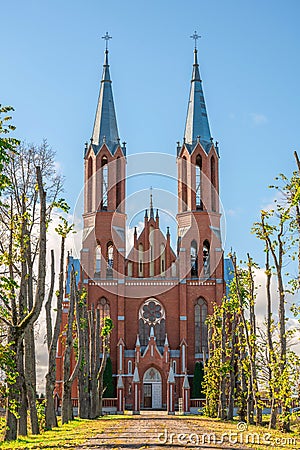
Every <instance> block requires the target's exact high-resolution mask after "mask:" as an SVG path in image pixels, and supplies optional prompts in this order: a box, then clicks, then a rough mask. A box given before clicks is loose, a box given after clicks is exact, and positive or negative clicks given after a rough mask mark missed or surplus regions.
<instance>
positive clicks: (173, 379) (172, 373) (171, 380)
mask: <svg viewBox="0 0 300 450" xmlns="http://www.w3.org/2000/svg"><path fill="white" fill-rule="evenodd" d="M168 383H175V377H174V370H173V367H172V366H171V367H170V372H169V376H168Z"/></svg>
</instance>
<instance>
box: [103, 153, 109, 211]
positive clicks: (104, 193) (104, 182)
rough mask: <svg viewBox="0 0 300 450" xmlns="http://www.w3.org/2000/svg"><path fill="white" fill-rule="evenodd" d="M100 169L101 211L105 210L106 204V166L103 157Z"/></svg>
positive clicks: (104, 157)
mask: <svg viewBox="0 0 300 450" xmlns="http://www.w3.org/2000/svg"><path fill="white" fill-rule="evenodd" d="M101 167H102V199H101V209H103V210H107V204H108V164H107V158H106V156H103V158H102V161H101Z"/></svg>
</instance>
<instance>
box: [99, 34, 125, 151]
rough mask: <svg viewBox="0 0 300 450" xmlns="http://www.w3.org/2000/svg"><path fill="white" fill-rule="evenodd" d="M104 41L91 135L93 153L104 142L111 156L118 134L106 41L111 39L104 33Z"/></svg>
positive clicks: (117, 140) (116, 143)
mask: <svg viewBox="0 0 300 450" xmlns="http://www.w3.org/2000/svg"><path fill="white" fill-rule="evenodd" d="M103 39H105V40H106V50H105V57H104V64H103V73H102V80H101V86H100V93H99V99H98V104H97V110H96V117H95V123H94V129H93V134H92V144H93V147H94V150H95V152H97V151H98V150H99V149H100V147H101V146H102V144H103V143H104V142H105V143H106V145H107V146H108V148H109V150H110V151H111V153H112V154H113V153H114V152H115V150H116V148H117V146H118V145H119V133H118V126H117V118H116V112H115V106H114V99H113V93H112V82H111V78H110V72H109V64H108V53H109V52H108V48H107V45H108V40H109V39H111V37H110V36H109V35H108V33H106V35H105V36H103Z"/></svg>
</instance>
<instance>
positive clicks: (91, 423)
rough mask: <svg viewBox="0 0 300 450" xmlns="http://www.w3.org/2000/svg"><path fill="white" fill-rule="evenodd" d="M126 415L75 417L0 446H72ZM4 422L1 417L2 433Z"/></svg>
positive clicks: (1, 443) (26, 447) (13, 447)
mask: <svg viewBox="0 0 300 450" xmlns="http://www.w3.org/2000/svg"><path fill="white" fill-rule="evenodd" d="M128 417H132V416H125V415H124V416H112V415H111V416H104V417H103V418H100V419H95V420H87V419H75V420H73V421H71V422H69V423H68V424H65V425H62V426H59V427H57V428H53V429H52V430H51V431H45V432H43V433H42V434H40V435H36V436H33V435H29V436H28V437H24V438H19V439H17V440H16V441H12V442H0V448H1V449H2V448H3V449H5V448H6V449H22V450H25V449H29V448H35V449H39V448H56V449H65V448H74V447H76V446H77V445H78V444H82V443H83V442H85V441H86V440H87V439H88V438H89V437H92V436H95V435H96V434H99V433H101V432H103V430H104V428H106V427H107V425H108V423H107V422H108V421H110V420H113V419H117V420H122V419H124V418H128ZM59 420H60V418H59ZM4 423H5V422H4V419H1V434H2V435H3V431H4Z"/></svg>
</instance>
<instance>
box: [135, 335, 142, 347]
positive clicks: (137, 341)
mask: <svg viewBox="0 0 300 450" xmlns="http://www.w3.org/2000/svg"><path fill="white" fill-rule="evenodd" d="M135 346H136V347H140V346H141V344H140V336H139V335H138V334H137V335H136V342H135Z"/></svg>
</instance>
